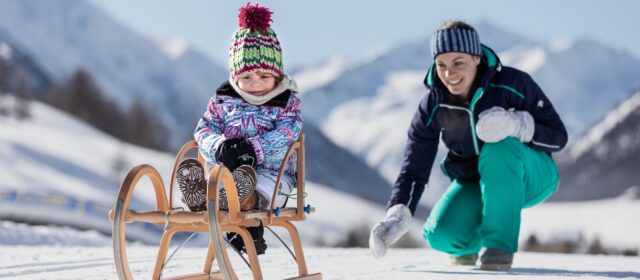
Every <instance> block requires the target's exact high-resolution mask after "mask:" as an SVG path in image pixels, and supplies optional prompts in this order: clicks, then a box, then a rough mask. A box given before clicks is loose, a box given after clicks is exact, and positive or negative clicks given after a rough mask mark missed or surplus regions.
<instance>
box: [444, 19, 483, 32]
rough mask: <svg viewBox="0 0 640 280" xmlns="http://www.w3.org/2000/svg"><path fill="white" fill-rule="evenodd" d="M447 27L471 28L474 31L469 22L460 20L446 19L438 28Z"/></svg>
mask: <svg viewBox="0 0 640 280" xmlns="http://www.w3.org/2000/svg"><path fill="white" fill-rule="evenodd" d="M449 28H461V29H471V30H474V31H475V30H476V29H475V28H473V26H471V25H470V24H468V23H466V22H464V21H460V20H448V21H446V22H445V23H443V24H442V25H440V27H438V30H443V29H449Z"/></svg>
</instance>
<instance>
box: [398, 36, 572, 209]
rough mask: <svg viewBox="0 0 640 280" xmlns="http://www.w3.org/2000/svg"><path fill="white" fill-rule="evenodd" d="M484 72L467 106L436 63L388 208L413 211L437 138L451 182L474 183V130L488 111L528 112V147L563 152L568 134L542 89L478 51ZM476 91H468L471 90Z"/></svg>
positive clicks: (478, 146) (476, 150) (492, 55)
mask: <svg viewBox="0 0 640 280" xmlns="http://www.w3.org/2000/svg"><path fill="white" fill-rule="evenodd" d="M482 48H483V49H482V51H483V56H482V62H481V63H482V64H483V65H482V67H483V69H482V71H478V77H477V78H476V81H475V82H474V85H477V89H475V92H474V93H473V97H472V99H471V101H470V102H468V104H465V103H462V102H459V101H456V100H455V97H453V96H452V95H451V94H450V93H449V92H448V90H447V89H446V88H445V87H444V85H443V84H442V82H441V81H440V79H439V78H438V76H437V74H436V73H435V62H434V64H432V65H431V67H430V68H429V72H428V73H427V76H426V78H425V80H424V83H425V85H426V87H427V94H426V96H425V97H424V98H422V100H421V101H420V106H419V107H418V110H417V111H416V113H415V115H414V116H413V120H412V121H411V126H410V127H409V131H408V136H409V139H408V141H407V146H406V148H405V155H404V162H403V163H402V169H401V171H400V175H399V176H398V179H397V180H396V182H395V184H394V187H393V192H392V194H391V199H390V201H389V205H388V207H391V206H393V205H395V204H398V203H402V204H405V205H407V206H409V208H410V209H411V213H414V212H415V209H416V205H417V203H418V201H419V200H420V197H421V196H422V192H423V191H424V188H425V185H426V184H427V182H428V181H429V174H430V172H431V167H432V166H433V162H434V159H435V157H436V152H437V149H438V145H439V141H440V138H441V137H442V141H443V142H444V144H445V146H446V147H447V148H448V149H449V152H448V153H447V157H446V158H445V160H444V161H443V162H442V164H441V168H442V171H443V172H444V173H445V175H447V176H448V177H449V178H451V179H452V180H453V179H457V180H460V181H478V180H479V179H480V174H479V173H478V155H479V154H480V150H481V149H482V147H483V145H484V143H483V142H482V141H481V140H480V139H478V136H477V135H476V131H475V126H476V122H477V121H478V115H479V114H480V113H481V112H482V111H484V110H486V109H489V108H491V107H494V106H500V107H503V108H505V109H507V110H526V111H528V112H529V113H531V115H532V116H533V118H534V120H535V133H534V135H533V139H532V140H531V142H528V143H526V144H527V145H529V146H530V147H532V148H534V149H537V150H540V151H545V152H548V153H551V152H557V151H559V150H561V149H562V148H563V147H564V146H565V144H566V143H567V131H566V129H565V126H564V124H563V123H562V121H561V120H560V117H559V116H558V113H556V110H555V109H554V108H553V105H552V104H551V102H550V101H549V99H548V98H547V97H546V96H545V94H544V93H543V92H542V90H541V89H540V87H539V86H538V85H537V84H536V83H535V82H534V81H533V79H532V78H531V77H530V76H529V75H528V74H527V73H525V72H522V71H520V70H517V69H515V68H511V67H505V66H502V65H501V64H500V60H499V58H498V56H497V55H496V54H495V52H493V50H491V49H490V48H488V47H486V46H484V45H483V46H482ZM473 88H475V87H472V89H473Z"/></svg>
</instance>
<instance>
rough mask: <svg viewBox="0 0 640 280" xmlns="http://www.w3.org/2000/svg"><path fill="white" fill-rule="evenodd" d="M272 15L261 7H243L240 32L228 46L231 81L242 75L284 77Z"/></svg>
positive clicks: (240, 15) (248, 5) (240, 16)
mask: <svg viewBox="0 0 640 280" xmlns="http://www.w3.org/2000/svg"><path fill="white" fill-rule="evenodd" d="M271 14H272V12H271V11H269V9H267V8H266V7H260V6H258V4H256V5H255V6H251V5H250V4H249V3H247V6H245V7H242V8H240V14H239V15H238V18H239V21H238V23H239V26H240V28H238V30H237V31H236V32H235V33H234V34H233V37H232V38H231V46H230V47H229V72H230V73H231V81H233V82H237V78H238V76H239V75H240V74H245V73H251V72H256V71H260V72H265V73H269V74H272V75H274V76H276V77H281V76H282V50H281V49H280V42H279V41H278V37H276V33H275V32H274V31H273V29H271V27H270V24H271Z"/></svg>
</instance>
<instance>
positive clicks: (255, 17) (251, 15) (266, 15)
mask: <svg viewBox="0 0 640 280" xmlns="http://www.w3.org/2000/svg"><path fill="white" fill-rule="evenodd" d="M271 14H272V12H271V11H269V9H267V8H266V7H260V6H258V4H257V3H256V5H255V6H251V3H247V6H245V7H242V8H240V14H239V15H238V18H239V20H238V24H239V25H240V27H242V28H249V29H251V30H259V31H261V32H266V31H267V28H268V27H269V26H270V25H271Z"/></svg>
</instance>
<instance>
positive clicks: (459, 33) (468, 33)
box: [431, 28, 482, 59]
mask: <svg viewBox="0 0 640 280" xmlns="http://www.w3.org/2000/svg"><path fill="white" fill-rule="evenodd" d="M448 52H461V53H468V54H471V55H477V56H481V55H482V49H481V47H480V37H479V36H478V32H476V31H475V30H473V29H468V28H445V29H440V30H438V31H436V32H435V33H433V37H431V54H432V55H433V58H434V59H435V58H436V56H438V55H439V54H441V53H448Z"/></svg>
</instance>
